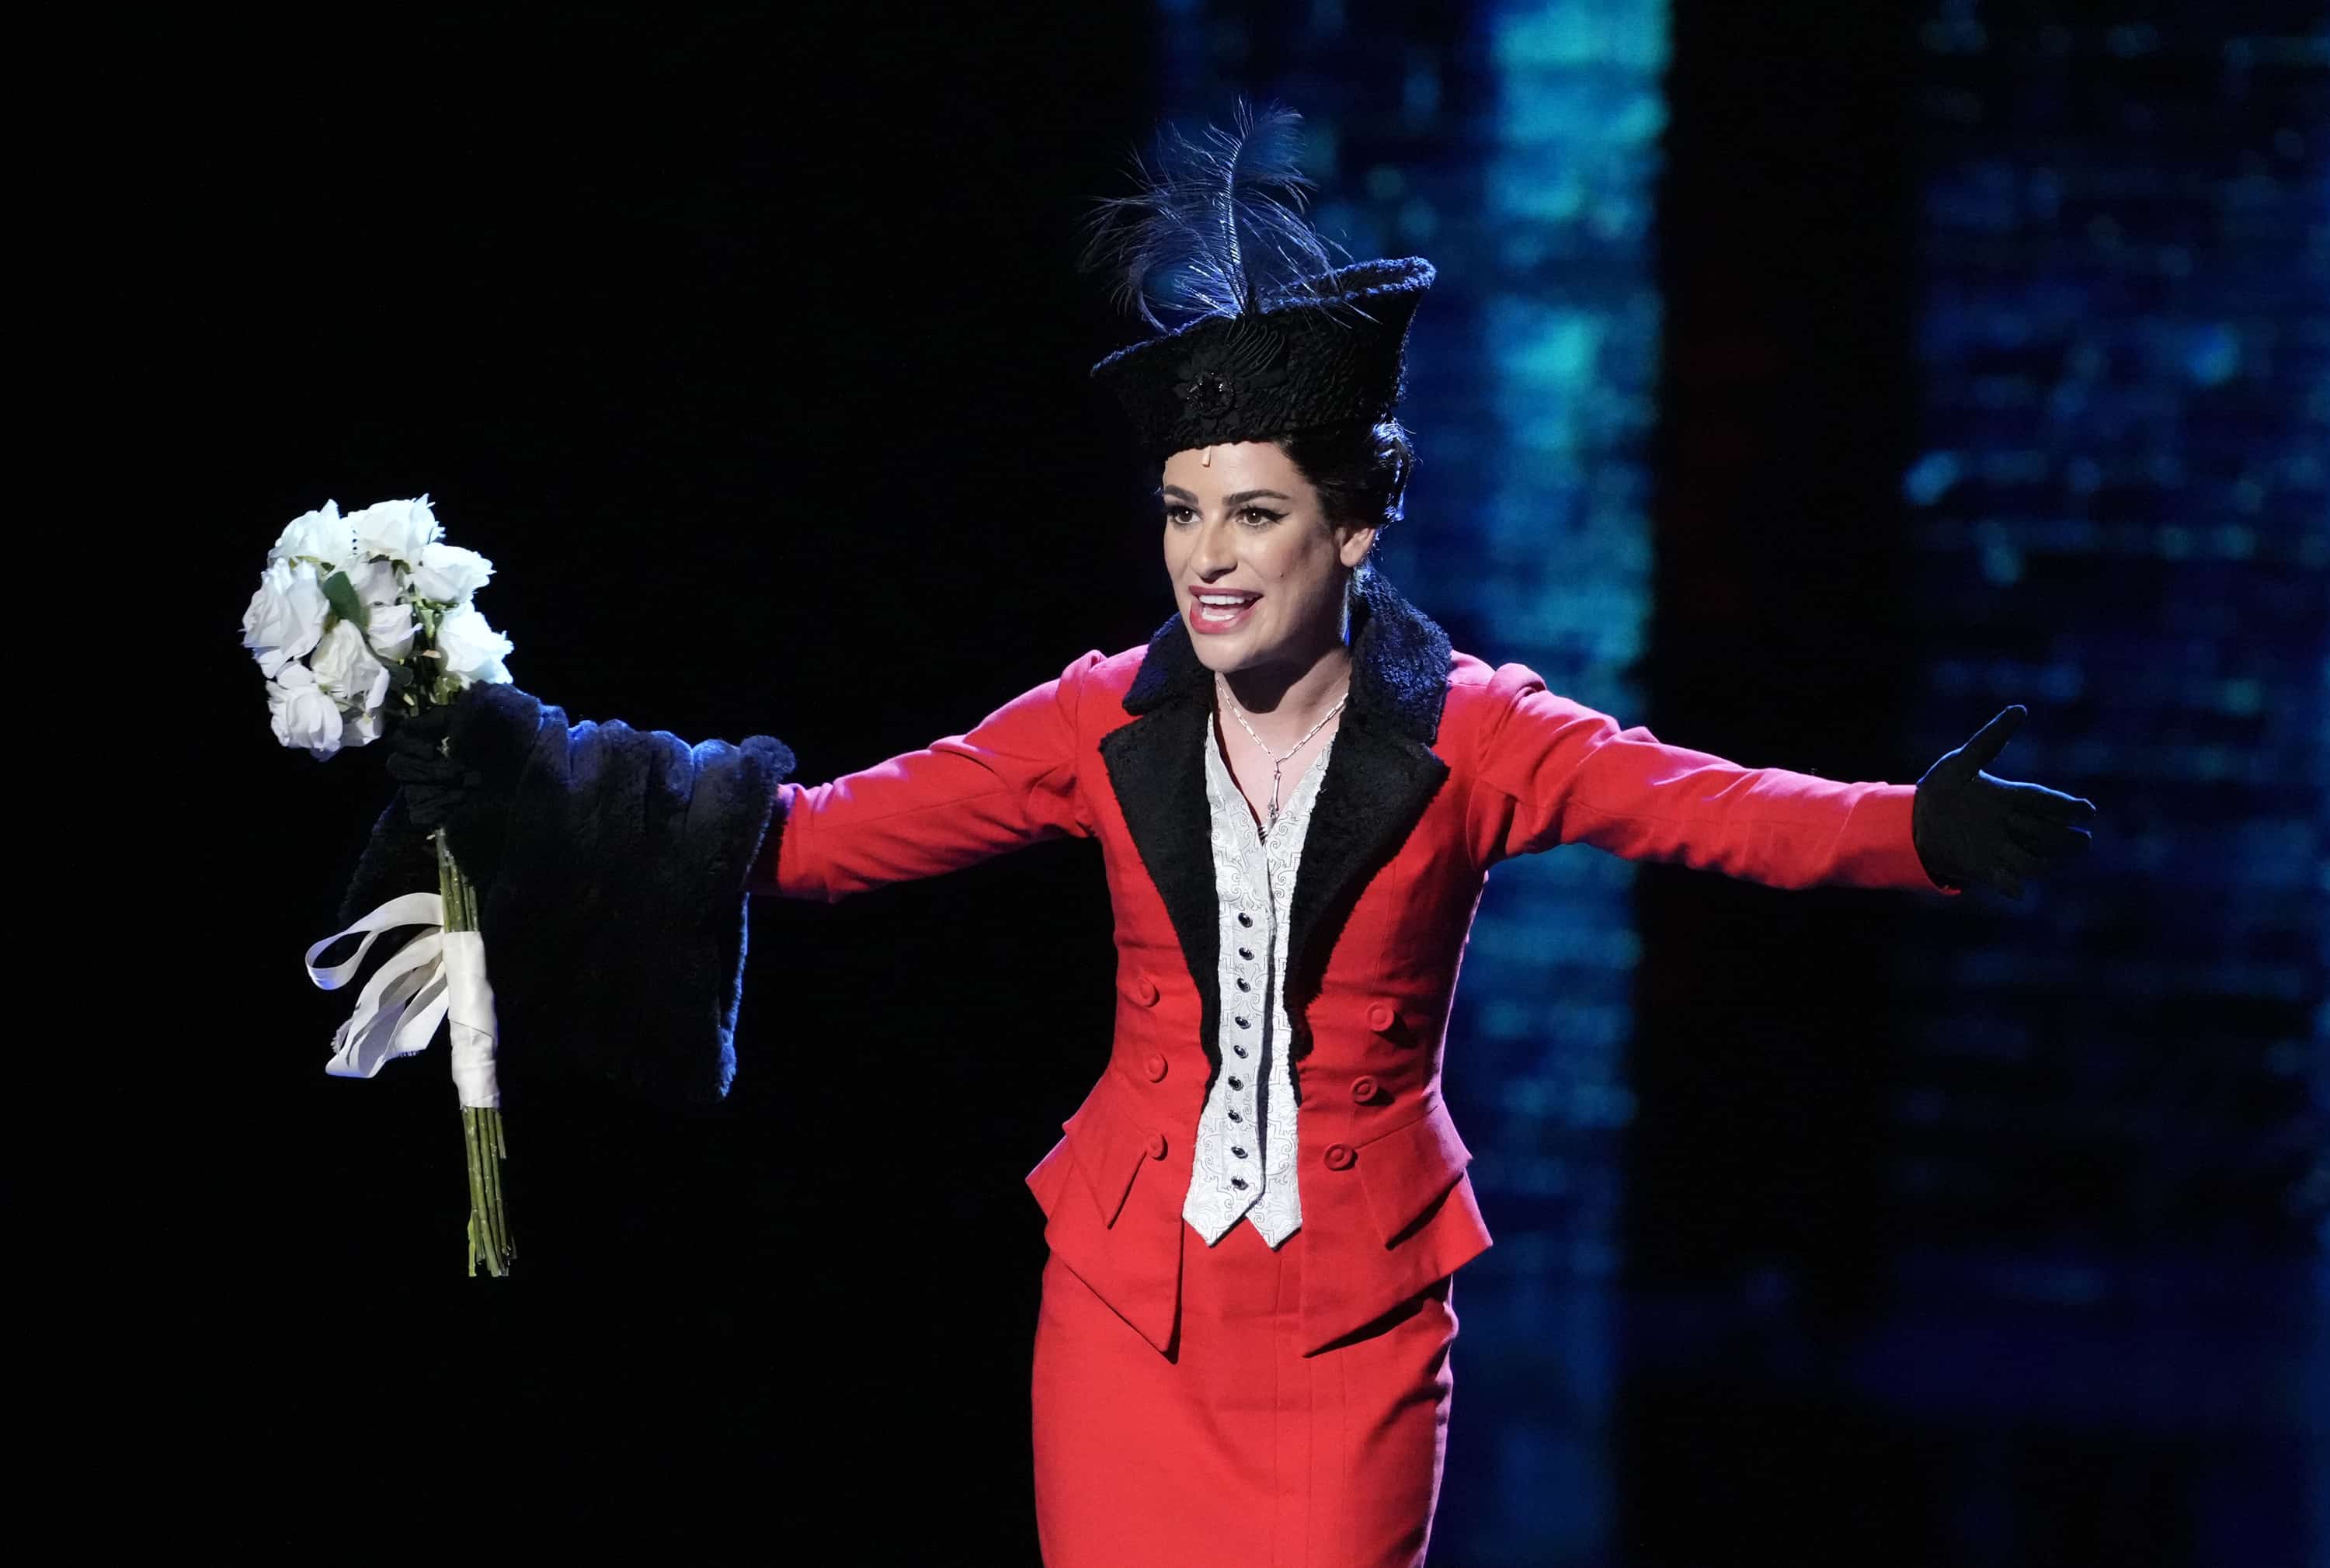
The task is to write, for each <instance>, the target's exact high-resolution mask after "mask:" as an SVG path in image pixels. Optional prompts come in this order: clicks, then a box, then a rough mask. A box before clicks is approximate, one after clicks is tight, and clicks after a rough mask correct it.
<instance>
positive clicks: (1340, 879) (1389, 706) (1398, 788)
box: [1286, 571, 1449, 1103]
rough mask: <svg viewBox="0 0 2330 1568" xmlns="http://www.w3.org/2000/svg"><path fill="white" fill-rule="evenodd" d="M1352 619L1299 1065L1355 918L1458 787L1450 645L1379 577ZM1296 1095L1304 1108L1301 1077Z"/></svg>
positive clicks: (1298, 890) (1305, 946)
mask: <svg viewBox="0 0 2330 1568" xmlns="http://www.w3.org/2000/svg"><path fill="white" fill-rule="evenodd" d="M1351 619H1352V627H1351V698H1350V704H1349V705H1348V706H1346V707H1345V708H1344V710H1343V720H1342V723H1340V725H1338V726H1337V728H1336V731H1335V746H1334V750H1332V751H1330V752H1328V754H1327V775H1326V777H1325V778H1323V779H1321V780H1320V781H1319V798H1318V799H1317V800H1316V801H1314V802H1313V803H1312V808H1311V826H1310V828H1309V829H1308V831H1307V832H1306V833H1305V835H1304V836H1303V840H1302V870H1301V871H1299V872H1297V873H1296V874H1295V878H1294V900H1293V912H1292V914H1291V916H1290V917H1289V920H1288V922H1287V923H1288V927H1289V929H1288V931H1287V943H1286V949H1287V969H1286V1015H1287V1017H1288V1019H1289V1020H1290V1021H1291V1022H1292V1024H1293V1034H1294V1038H1293V1043H1292V1047H1291V1049H1290V1050H1289V1052H1288V1053H1287V1061H1288V1062H1289V1063H1297V1062H1300V1061H1302V1058H1303V1057H1305V1056H1307V1055H1309V1054H1310V1053H1311V1030H1310V1026H1309V1025H1308V1023H1307V1022H1306V1021H1305V1019H1304V1015H1303V1009H1304V1007H1305V1006H1306V1005H1307V1004H1308V1003H1309V1002H1310V1001H1311V999H1312V997H1316V996H1317V995H1318V994H1319V986H1320V982H1321V978H1322V977H1323V976H1324V975H1325V973H1326V968H1327V958H1328V955H1329V954H1330V953H1331V952H1332V951H1333V950H1334V946H1335V938H1336V936H1337V935H1339V934H1340V932H1341V930H1342V929H1343V921H1344V919H1345V917H1346V916H1348V915H1349V914H1350V912H1351V906H1352V905H1353V904H1355V903H1357V902H1359V894H1360V893H1361V892H1362V891H1364V890H1365V889H1366V887H1367V885H1368V883H1369V880H1370V879H1372V878H1373V877H1374V875H1375V874H1376V873H1377V872H1378V871H1380V870H1382V869H1383V867H1384V866H1385V864H1387V863H1388V862H1389V861H1390V860H1391V858H1392V856H1393V855H1397V854H1398V853H1399V846H1400V845H1402V844H1403V843H1405V842H1406V841H1407V835H1408V831H1409V830H1410V829H1411V828H1413V827H1415V826H1416V821H1417V819H1418V818H1420V817H1422V816H1423V815H1424V808H1425V807H1426V806H1427V805H1429V804H1430V803H1431V800H1432V797H1433V796H1434V795H1435V793H1437V792H1438V790H1439V789H1440V786H1441V783H1442V781H1443V780H1444V779H1446V778H1447V777H1448V764H1447V763H1445V762H1444V761H1442V760H1440V759H1439V758H1438V757H1437V756H1436V755H1435V754H1434V752H1433V751H1432V741H1433V740H1434V738H1435V736H1437V735H1438V734H1439V732H1440V712H1441V709H1442V707H1443V706H1444V704H1446V702H1447V700H1448V657H1449V643H1448V634H1447V633H1446V632H1444V631H1443V630H1441V629H1440V628H1439V627H1438V626H1437V625H1435V623H1434V622H1433V621H1432V620H1431V619H1429V618H1428V617H1426V616H1425V614H1424V613H1423V612H1422V611H1420V610H1418V609H1416V607H1415V606H1413V605H1411V604H1409V603H1408V602H1407V600H1404V599H1402V598H1400V596H1399V595H1398V594H1397V593H1396V592H1394V591H1393V590H1392V588H1391V585H1390V584H1389V583H1388V582H1386V581H1383V579H1382V578H1380V577H1378V575H1377V574H1376V573H1375V572H1374V571H1368V572H1366V573H1364V574H1363V575H1362V576H1361V577H1360V579H1359V596H1358V599H1357V600H1356V602H1355V603H1354V604H1353V606H1352V609H1351ZM1295 1096H1296V1101H1297V1103H1300V1101H1301V1097H1302V1080H1301V1079H1300V1078H1297V1079H1296V1080H1295Z"/></svg>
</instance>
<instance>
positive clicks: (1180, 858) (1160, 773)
mask: <svg viewBox="0 0 2330 1568" xmlns="http://www.w3.org/2000/svg"><path fill="white" fill-rule="evenodd" d="M1212 690H1213V687H1212V681H1211V677H1210V676H1209V675H1208V674H1207V671H1206V667H1205V666H1203V665H1202V664H1200V663H1198V655H1197V650H1195V649H1194V648H1192V647H1190V646H1189V628H1187V627H1185V626H1183V625H1182V624H1181V618H1180V617H1179V616H1178V615H1177V616H1175V617H1174V618H1173V619H1171V620H1170V621H1169V622H1168V623H1167V624H1166V625H1165V626H1164V627H1162V628H1160V629H1159V631H1158V633H1157V635H1156V636H1155V637H1153V638H1150V639H1149V652H1148V654H1147V655H1146V656H1143V658H1142V659H1141V669H1140V672H1139V673H1138V674H1137V675H1134V676H1133V681H1132V688H1131V689H1130V690H1129V691H1127V692H1126V693H1125V694H1124V707H1125V711H1126V712H1127V713H1137V714H1140V715H1141V716H1140V717H1139V718H1137V719H1135V720H1134V721H1133V722H1132V723H1130V724H1127V725H1125V726H1123V727H1122V729H1118V730H1113V731H1111V732H1109V733H1108V734H1106V735H1104V736H1103V737H1102V738H1101V742H1100V754H1101V760H1103V762H1105V763H1106V764H1107V765H1108V781H1109V788H1110V789H1113V790H1114V791H1115V792H1116V803H1117V805H1118V807H1119V808H1121V809H1122V811H1123V812H1124V826H1125V828H1126V830H1127V831H1128V832H1130V833H1131V834H1132V843H1133V847H1134V848H1136V849H1138V850H1140V852H1141V864H1142V865H1144V866H1146V867H1147V868H1148V870H1149V880H1150V881H1151V882H1152V883H1155V884H1156V887H1157V893H1158V896H1159V897H1160V898H1161V899H1162V900H1164V902H1165V912H1166V914H1167V915H1168V916H1170V918H1171V920H1172V921H1173V931H1174V934H1175V935H1176V936H1178V937H1179V938H1180V939H1181V955H1182V957H1183V958H1184V959H1186V960H1188V962H1189V978H1191V979H1193V980H1195V981H1197V983H1198V998H1199V1001H1200V1003H1201V1009H1200V1017H1201V1025H1200V1028H1201V1033H1200V1034H1199V1036H1198V1038H1199V1042H1200V1044H1203V1045H1204V1047H1205V1052H1206V1064H1207V1066H1206V1084H1207V1087H1208V1089H1210V1088H1211V1087H1212V1086H1213V1082H1214V1074H1215V1073H1217V1072H1220V1071H1221V1065H1222V1061H1221V1051H1220V1046H1219V1044H1218V1043H1217V1041H1218V1034H1219V1030H1220V1025H1221V1006H1222V997H1221V925H1220V921H1221V909H1220V906H1219V904H1218V903H1217V901H1216V898H1215V893H1214V848H1213V817H1212V813H1211V810H1210V808H1208V805H1207V803H1206V775H1205V762H1204V753H1203V752H1201V751H1199V750H1198V747H1199V746H1201V745H1203V744H1205V743H1206V741H1207V736H1206V725H1207V723H1208V720H1209V718H1210V717H1211V714H1212V712H1213V709H1212V705H1211V704H1209V703H1208V702H1207V701H1205V700H1204V699H1205V698H1207V697H1208V696H1209V695H1210V694H1211V693H1212Z"/></svg>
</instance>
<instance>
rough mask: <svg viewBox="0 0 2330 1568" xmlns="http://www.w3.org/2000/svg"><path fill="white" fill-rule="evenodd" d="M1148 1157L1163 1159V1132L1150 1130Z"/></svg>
mask: <svg viewBox="0 0 2330 1568" xmlns="http://www.w3.org/2000/svg"><path fill="white" fill-rule="evenodd" d="M1149 1157H1150V1158H1151V1159H1163V1158H1164V1157H1165V1135H1164V1134H1163V1133H1161V1132H1152V1133H1151V1134H1150V1135H1149Z"/></svg>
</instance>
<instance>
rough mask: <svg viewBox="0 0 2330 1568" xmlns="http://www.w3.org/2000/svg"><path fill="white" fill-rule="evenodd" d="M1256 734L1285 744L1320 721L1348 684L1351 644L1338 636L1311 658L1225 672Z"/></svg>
mask: <svg viewBox="0 0 2330 1568" xmlns="http://www.w3.org/2000/svg"><path fill="white" fill-rule="evenodd" d="M1222 680H1223V682H1224V684H1226V685H1227V686H1228V687H1229V693H1230V695H1231V697H1232V698H1234V699H1235V700H1236V703H1237V705H1238V706H1239V708H1241V709H1242V710H1244V712H1245V713H1246V720H1247V722H1248V723H1251V724H1253V725H1254V727H1255V732H1256V733H1257V734H1259V735H1261V736H1262V738H1263V739H1264V741H1271V740H1273V739H1274V738H1275V739H1276V740H1277V741H1279V743H1281V744H1285V743H1287V742H1289V741H1293V738H1294V737H1295V736H1297V735H1300V734H1302V732H1304V731H1306V730H1308V729H1310V728H1311V726H1312V725H1313V724H1315V723H1318V722H1319V720H1320V718H1321V716H1322V715H1324V714H1325V713H1327V711H1328V710H1329V709H1331V708H1332V707H1333V706H1334V705H1335V704H1336V703H1337V702H1338V701H1339V700H1340V699H1341V697H1342V696H1343V694H1344V693H1345V692H1346V691H1348V690H1349V689H1350V680H1351V650H1350V648H1349V647H1345V646H1344V645H1343V644H1342V643H1340V642H1337V643H1334V644H1332V645H1331V646H1330V647H1326V648H1323V649H1321V651H1320V653H1319V654H1318V655H1317V656H1315V657H1313V658H1311V659H1309V660H1307V661H1305V660H1290V661H1288V662H1286V663H1284V664H1269V665H1262V666H1256V667H1255V668H1253V669H1245V670H1239V671H1236V673H1234V674H1231V675H1225V676H1223V677H1222Z"/></svg>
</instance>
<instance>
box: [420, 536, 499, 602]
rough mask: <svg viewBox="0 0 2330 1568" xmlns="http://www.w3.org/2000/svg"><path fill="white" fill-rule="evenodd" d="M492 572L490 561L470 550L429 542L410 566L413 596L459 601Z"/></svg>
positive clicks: (440, 600) (481, 585) (484, 580)
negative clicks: (419, 556)
mask: <svg viewBox="0 0 2330 1568" xmlns="http://www.w3.org/2000/svg"><path fill="white" fill-rule="evenodd" d="M493 574H494V563H493V562H490V561H488V560H487V559H486V558H485V557H484V556H482V555H480V554H478V553H477V552H476V551H474V550H464V549H462V548H461V547H460V546H459V545H458V544H431V545H430V546H429V547H428V548H427V549H425V550H423V551H422V552H421V559H420V561H419V562H417V563H415V564H414V566H413V568H412V593H413V597H414V598H416V599H428V600H435V601H436V602H437V603H439V604H459V603H460V602H461V601H462V600H466V599H468V598H469V595H471V594H473V593H475V592H477V591H478V590H479V589H481V588H483V587H484V586H485V585H486V580H487V579H488V578H489V577H491V576H492V575H493Z"/></svg>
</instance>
